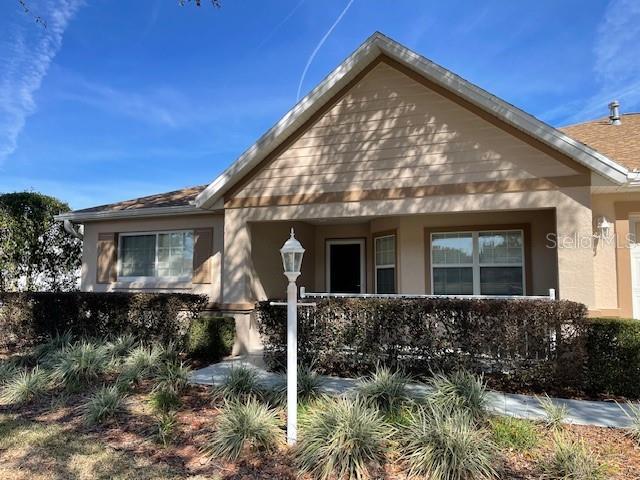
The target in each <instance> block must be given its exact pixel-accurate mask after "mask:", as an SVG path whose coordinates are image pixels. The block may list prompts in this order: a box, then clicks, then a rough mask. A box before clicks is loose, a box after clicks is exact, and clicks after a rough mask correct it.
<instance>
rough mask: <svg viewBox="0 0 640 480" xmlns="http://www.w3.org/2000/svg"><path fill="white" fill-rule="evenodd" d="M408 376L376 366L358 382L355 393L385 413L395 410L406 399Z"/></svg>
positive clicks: (407, 399) (407, 397) (407, 398)
mask: <svg viewBox="0 0 640 480" xmlns="http://www.w3.org/2000/svg"><path fill="white" fill-rule="evenodd" d="M408 383H409V377H408V376H406V375H404V374H403V373H402V372H394V371H392V370H391V369H390V368H387V367H378V368H376V371H375V372H374V373H373V374H371V375H370V376H369V377H366V378H364V379H362V380H360V381H359V382H358V386H357V393H358V395H360V396H361V397H362V398H364V399H365V400H366V401H367V402H369V403H371V404H372V405H373V406H375V407H376V408H377V409H379V410H381V411H382V412H384V413H385V414H390V413H395V412H397V411H398V410H399V409H400V408H401V407H402V406H403V405H404V404H405V403H406V402H407V401H409V395H408V393H407V384H408Z"/></svg>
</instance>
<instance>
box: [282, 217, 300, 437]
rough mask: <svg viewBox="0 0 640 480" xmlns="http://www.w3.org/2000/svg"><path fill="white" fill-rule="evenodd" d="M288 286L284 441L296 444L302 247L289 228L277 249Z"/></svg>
mask: <svg viewBox="0 0 640 480" xmlns="http://www.w3.org/2000/svg"><path fill="white" fill-rule="evenodd" d="M280 254H281V255H282V265H283V266H284V274H285V276H286V277H287V279H288V280H289V286H288V287H287V443H288V444H289V445H295V443H296V438H297V423H298V287H297V286H296V280H297V279H298V277H299V276H300V267H301V266H302V256H303V255H304V248H302V245H301V244H300V242H299V241H298V240H296V237H295V235H294V233H293V228H292V229H291V237H290V238H289V240H287V241H286V242H285V244H284V245H283V246H282V248H281V249H280Z"/></svg>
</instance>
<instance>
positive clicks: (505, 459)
mask: <svg viewBox="0 0 640 480" xmlns="http://www.w3.org/2000/svg"><path fill="white" fill-rule="evenodd" d="M147 388H148V386H146V385H142V386H141V387H140V389H139V390H138V391H137V392H136V393H134V394H132V395H131V396H130V397H129V398H128V400H127V412H126V413H123V414H122V415H121V416H120V417H119V418H117V419H116V420H114V421H112V422H110V423H108V424H106V425H104V426H100V427H89V426H87V425H86V424H84V423H83V421H82V417H81V415H79V413H80V412H79V408H80V406H81V404H82V403H83V402H84V401H85V400H86V396H87V395H86V394H75V395H69V396H63V397H62V398H57V399H56V398H55V397H53V398H51V397H50V398H45V399H43V400H41V401H40V402H38V403H34V404H32V405H30V406H28V407H23V408H21V409H19V410H18V409H7V408H3V407H0V413H14V414H18V415H19V416H20V417H22V418H25V419H27V420H30V421H34V422H40V423H46V424H57V425H63V426H64V428H65V430H67V429H71V430H72V431H74V432H77V433H78V434H79V435H85V436H87V438H90V439H94V440H96V441H100V442H101V443H103V444H105V445H106V446H108V447H110V448H111V449H113V450H116V451H118V452H122V453H125V454H126V455H128V456H130V457H132V458H146V459H148V460H150V461H151V462H153V464H162V465H165V466H167V467H170V468H171V470H172V471H174V472H178V474H179V475H184V477H185V478H187V477H192V476H198V475H200V476H202V477H204V478H221V479H233V480H236V479H237V480H249V479H265V478H270V479H291V480H293V479H296V478H299V477H298V473H297V471H296V469H295V466H294V462H293V457H292V455H291V453H290V452H289V451H288V450H287V449H286V448H282V449H280V450H279V451H278V452H277V453H276V454H270V455H266V454H247V455H245V456H243V457H242V458H241V460H239V461H237V462H225V461H218V460H215V459H214V460H209V459H208V458H207V457H206V456H205V455H204V454H203V453H202V452H201V448H202V446H204V445H206V443H207V438H208V437H209V436H210V435H213V434H215V419H216V416H217V414H218V410H217V408H216V407H215V406H213V405H212V404H211V401H210V395H209V392H208V391H207V389H206V388H204V387H192V388H190V389H189V392H188V393H187V394H186V395H185V396H184V398H183V401H184V404H183V407H182V408H181V409H180V412H179V413H178V423H179V427H178V432H177V434H176V435H177V436H176V438H175V440H174V442H173V443H172V444H171V445H169V446H167V447H163V446H161V445H160V444H158V442H157V441H156V440H155V439H154V432H155V418H154V416H153V415H152V413H151V410H150V408H149V406H148V405H147V403H146V394H145V392H146V391H148V390H147ZM565 430H566V432H567V433H570V434H571V435H575V436H578V437H581V438H583V439H584V440H585V442H586V443H587V445H588V447H589V448H590V449H591V450H592V451H593V452H594V453H595V454H596V456H597V457H598V459H599V460H600V461H601V462H603V463H604V464H605V465H606V478H607V479H614V480H622V479H638V478H640V448H639V447H638V446H637V445H636V444H635V443H634V441H633V440H632V439H631V438H629V437H628V436H626V435H625V432H623V431H622V430H617V429H607V428H599V427H584V426H567V427H566V429H565ZM551 448H552V435H551V434H548V435H547V436H546V437H545V438H544V440H543V442H542V443H541V445H539V446H538V447H536V448H534V449H533V450H531V451H528V452H524V453H519V452H514V451H503V452H502V453H501V457H502V459H501V462H502V463H503V465H502V467H501V470H502V472H503V474H502V478H505V479H522V480H531V479H539V478H541V472H540V470H539V466H538V465H539V463H540V460H541V459H544V458H545V457H546V456H548V455H549V454H550V452H551ZM0 462H1V460H0ZM378 478H386V479H404V478H405V475H404V474H403V473H402V469H401V466H400V465H399V464H397V463H394V462H390V463H389V464H388V465H386V466H384V471H381V472H380V476H379V477H378Z"/></svg>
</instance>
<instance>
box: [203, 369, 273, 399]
mask: <svg viewBox="0 0 640 480" xmlns="http://www.w3.org/2000/svg"><path fill="white" fill-rule="evenodd" d="M264 393H265V392H264V388H263V387H262V385H261V384H260V381H259V377H258V373H257V372H256V370H254V369H253V368H251V367H245V366H239V367H232V368H231V369H230V370H229V373H228V375H227V376H226V377H225V379H224V380H223V382H222V384H221V385H219V386H218V387H215V388H214V390H213V394H214V400H221V399H222V400H246V399H248V398H250V397H255V398H262V397H263V396H264Z"/></svg>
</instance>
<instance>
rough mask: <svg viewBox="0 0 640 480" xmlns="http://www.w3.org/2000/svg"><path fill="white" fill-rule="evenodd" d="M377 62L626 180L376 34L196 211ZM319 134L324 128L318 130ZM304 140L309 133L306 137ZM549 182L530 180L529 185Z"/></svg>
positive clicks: (584, 150)
mask: <svg viewBox="0 0 640 480" xmlns="http://www.w3.org/2000/svg"><path fill="white" fill-rule="evenodd" d="M381 58H384V59H385V64H386V65H385V67H387V68H391V67H390V66H389V65H394V66H395V67H397V68H396V70H402V69H404V70H405V74H408V75H407V76H414V77H415V76H417V77H419V78H420V79H424V80H425V81H426V82H430V84H431V86H432V87H433V89H434V90H436V91H437V90H438V89H439V90H440V93H441V94H442V93H444V94H446V95H451V94H453V95H454V96H455V97H456V98H457V99H459V100H460V102H458V103H462V104H464V103H465V102H466V103H467V105H468V107H469V109H472V110H475V111H476V114H481V115H484V116H485V117H486V119H487V120H490V119H495V120H496V121H498V122H499V123H500V124H502V126H503V127H504V128H503V130H505V129H506V130H511V133H512V134H513V135H514V136H516V137H517V136H520V137H523V138H524V139H530V140H533V141H534V142H535V143H537V144H538V146H539V147H541V148H539V149H538V150H542V151H544V150H545V149H546V150H548V151H549V152H548V153H550V152H551V151H552V152H556V153H560V154H562V155H563V156H566V157H567V158H568V159H571V160H573V161H575V162H577V164H579V165H583V166H585V167H587V168H589V169H591V170H593V171H596V172H597V173H599V174H600V175H602V176H604V177H605V178H608V179H610V180H611V181H614V182H616V183H624V182H625V181H626V179H627V174H628V172H627V170H626V169H625V168H624V167H622V166H620V165H618V164H616V163H615V162H613V161H611V160H610V159H608V158H607V157H605V156H603V155H601V154H599V153H598V152H596V151H594V150H592V149H590V148H589V147H587V146H585V145H583V144H580V143H579V142H576V141H574V140H572V139H571V138H569V137H567V136H566V135H564V134H563V133H562V132H560V131H558V130H556V129H554V128H552V127H550V126H548V125H546V124H544V123H543V122H541V121H539V120H537V119H535V118H534V117H532V116H530V115H528V114H526V113H525V112H523V111H522V110H519V109H517V108H516V107H513V106H512V105H509V104H507V103H506V102H504V101H502V100H500V99H498V98H497V97H495V96H492V95H490V94H488V93H487V92H485V91H484V90H482V89H480V88H478V87H476V86H475V85H472V84H470V83H469V82H467V81H465V80H464V79H462V78H460V77H458V76H456V75H454V74H453V73H451V72H449V71H447V70H445V69H443V68H442V67H440V66H438V65H436V64H434V63H433V62H430V61H429V60H427V59H425V58H423V57H420V56H419V55H417V54H415V53H414V52H412V51H410V50H408V49H407V48H405V47H403V46H402V45H400V44H398V43H396V42H394V41H392V40H390V39H388V38H387V37H385V36H383V35H381V34H379V33H376V34H374V35H373V36H372V37H371V38H370V39H369V40H367V41H366V42H365V43H364V44H363V45H362V46H361V47H360V48H359V49H358V50H357V51H356V52H355V53H354V54H352V55H351V56H350V57H349V58H348V59H347V60H345V62H343V63H342V64H341V65H340V66H339V67H338V68H337V69H336V70H334V72H332V73H331V74H330V75H329V76H328V77H327V78H326V79H325V80H324V81H323V82H322V83H321V84H320V85H318V86H317V87H316V88H315V89H314V90H313V91H312V92H311V93H309V95H307V96H306V97H305V98H304V99H303V100H302V101H300V102H299V103H298V104H297V105H296V106H295V107H294V108H293V109H292V110H291V111H290V112H289V113H288V114H287V115H285V117H283V118H282V119H281V120H280V121H279V122H278V123H277V124H276V125H275V126H274V127H272V128H271V129H270V130H269V131H268V132H267V133H266V134H265V135H264V136H263V137H262V138H261V139H260V140H258V142H256V144H255V145H253V146H252V147H251V148H250V149H249V150H247V151H246V152H245V153H244V154H243V155H242V156H241V157H240V158H238V160H236V162H234V163H233V164H232V165H231V166H230V167H229V168H228V169H227V170H225V172H223V173H222V174H221V175H220V176H219V177H218V178H217V179H216V180H214V182H212V183H211V184H210V185H209V186H208V187H207V188H206V189H205V190H204V191H203V192H202V193H201V194H200V195H198V197H197V198H196V205H197V206H198V207H203V208H211V207H212V206H213V205H214V204H215V203H216V202H218V204H219V201H220V200H221V199H222V198H223V195H225V194H227V192H229V191H230V189H232V188H233V189H234V192H235V193H234V194H237V192H238V187H239V182H241V181H242V180H243V179H244V180H246V178H247V176H249V177H251V178H255V175H256V173H257V170H259V169H260V168H262V167H263V165H261V162H263V160H264V159H265V158H267V156H271V157H274V153H278V149H282V147H283V146H284V145H286V143H285V142H287V140H288V139H289V137H290V136H291V135H292V134H294V133H296V134H298V132H299V130H300V129H301V127H303V126H305V125H306V124H309V122H315V121H316V120H315V119H314V115H315V116H317V115H318V113H319V112H322V111H323V110H324V111H326V110H327V108H328V107H329V108H335V106H334V105H331V104H328V102H330V101H331V100H332V99H335V98H336V96H338V97H340V92H341V91H342V90H344V89H348V88H350V86H351V87H352V86H353V84H354V82H356V83H357V82H358V81H361V80H362V79H363V78H365V77H366V76H368V75H369V74H370V73H373V71H374V70H375V69H376V68H378V67H379V66H380V65H379V63H380V59H381ZM413 81H414V82H415V81H416V79H415V78H414V79H413ZM385 101H388V99H387V100H385ZM382 108H384V107H382ZM423 113H424V112H423ZM325 126H326V125H325ZM319 128H322V127H321V126H320V125H319ZM304 134H307V133H306V132H304V133H303V135H304ZM307 135H308V134H307ZM401 146H402V145H401ZM404 147H406V145H404ZM285 156H286V154H285ZM548 166H549V168H551V169H553V168H554V167H552V166H551V165H548ZM556 167H557V165H556ZM556 173H559V175H551V177H561V176H566V177H569V176H570V175H571V174H570V173H568V172H567V171H564V172H556ZM548 176H549V175H544V174H534V175H532V176H531V180H536V179H539V178H546V177H548ZM518 178H519V177H517V178H516V179H518ZM527 179H528V177H527V178H520V180H527ZM352 180H353V179H352ZM500 180H502V179H500ZM480 183H482V182H481V181H480ZM336 188H338V187H336ZM274 194H275V190H274Z"/></svg>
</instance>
